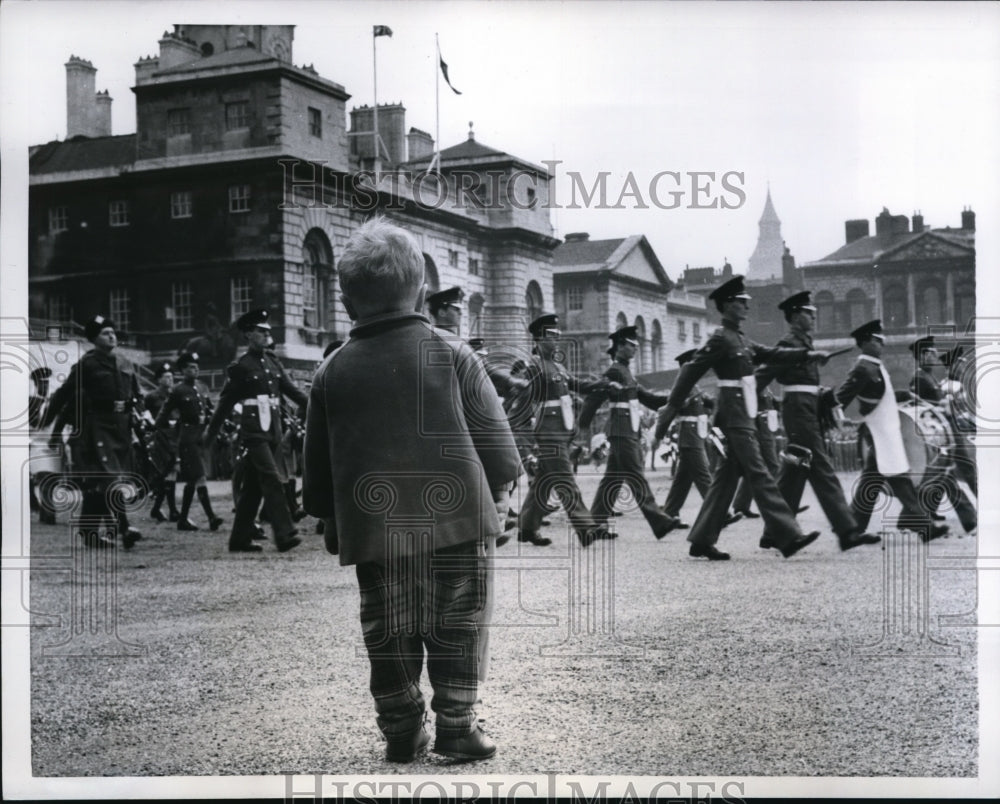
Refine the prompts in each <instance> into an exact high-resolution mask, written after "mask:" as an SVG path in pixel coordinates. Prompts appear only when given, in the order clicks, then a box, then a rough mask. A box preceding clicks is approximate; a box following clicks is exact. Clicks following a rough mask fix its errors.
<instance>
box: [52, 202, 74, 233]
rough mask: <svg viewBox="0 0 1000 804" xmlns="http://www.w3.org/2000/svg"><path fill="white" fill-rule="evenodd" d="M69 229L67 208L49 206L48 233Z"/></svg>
mask: <svg viewBox="0 0 1000 804" xmlns="http://www.w3.org/2000/svg"><path fill="white" fill-rule="evenodd" d="M67 229H69V210H68V208H66V207H49V234H56V233H57V232H65V231H66V230H67Z"/></svg>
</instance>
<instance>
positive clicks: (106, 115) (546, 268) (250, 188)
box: [29, 25, 559, 377]
mask: <svg viewBox="0 0 1000 804" xmlns="http://www.w3.org/2000/svg"><path fill="white" fill-rule="evenodd" d="M293 39H294V26H287V25H286V26H267V25H264V26H240V25H199V26H182V25H178V26H175V28H174V31H173V32H170V33H164V36H163V38H162V39H161V40H160V42H159V53H158V55H156V56H147V57H144V58H141V59H139V61H138V62H137V63H136V65H135V75H136V80H135V86H134V92H135V96H136V132H135V133H134V134H127V135H119V136H111V135H110V127H109V125H106V123H108V122H109V121H110V103H111V99H110V98H109V97H108V96H107V93H97V92H95V91H94V86H95V73H96V70H95V69H94V68H93V65H91V64H90V63H89V62H86V61H85V60H83V59H80V58H77V57H75V56H74V57H72V58H71V59H70V62H69V63H68V64H67V65H66V68H67V104H68V110H69V118H68V119H69V125H68V130H67V133H68V135H70V136H68V138H67V139H66V140H65V141H55V142H50V143H47V144H44V145H39V146H33V147H32V148H31V151H30V155H29V171H30V173H29V238H30V262H29V282H30V286H29V315H30V318H31V322H32V328H33V331H38V332H40V333H44V332H45V331H46V327H48V326H51V325H58V326H61V327H62V329H63V332H64V333H66V334H67V335H72V334H74V333H76V332H79V322H83V321H85V320H87V319H88V318H89V317H90V316H92V315H94V314H96V313H99V312H100V313H104V314H105V315H108V316H110V317H111V318H112V319H113V320H114V321H116V322H117V323H118V325H119V328H120V329H121V330H122V332H123V335H124V339H125V342H126V344H127V345H128V346H130V347H131V348H133V349H135V350H137V351H138V353H141V354H144V355H147V356H148V358H149V359H150V360H153V359H160V358H164V357H168V356H171V355H174V354H176V353H177V351H178V350H179V349H182V348H196V349H197V350H198V351H199V353H200V354H201V355H202V358H203V361H204V362H203V366H206V367H207V368H208V369H209V371H211V370H212V369H213V368H215V369H218V368H221V367H223V366H225V365H226V364H227V363H228V362H229V361H230V360H231V359H232V358H233V357H234V356H235V354H236V352H237V349H238V347H239V336H238V333H236V332H235V331H234V330H233V328H232V327H231V323H232V322H233V321H234V320H235V319H236V318H238V317H239V316H240V315H241V314H242V313H243V312H246V311H247V310H248V309H250V308H252V307H257V306H266V307H268V308H269V309H270V310H271V312H272V321H273V327H274V328H273V333H274V338H275V341H276V346H277V351H278V354H279V355H280V356H281V357H282V358H283V359H284V360H285V362H286V365H289V366H290V367H291V368H292V369H293V370H295V371H298V372H300V373H301V375H302V376H303V377H306V376H311V370H312V368H313V367H314V366H315V363H316V361H317V360H319V358H320V357H321V355H322V351H323V348H324V346H325V344H326V343H328V342H329V341H331V340H334V339H338V338H344V337H346V335H347V333H348V331H349V329H350V326H351V322H350V320H349V319H348V317H347V314H346V311H345V310H344V309H343V307H342V305H341V304H340V302H339V288H338V286H337V271H336V265H337V261H338V259H339V254H340V252H341V250H342V249H343V247H344V243H345V241H346V240H347V238H348V237H349V236H350V234H351V232H353V231H354V230H355V229H356V228H357V227H358V226H359V225H360V224H361V223H363V222H364V221H365V220H367V219H368V218H369V217H371V216H372V215H375V214H381V215H385V216H386V217H389V218H391V219H393V220H395V221H397V222H398V223H400V224H401V225H403V226H405V227H406V228H407V229H408V230H409V231H411V232H412V233H413V234H414V236H415V237H416V238H417V240H418V242H419V243H420V244H421V247H422V249H423V252H424V259H425V265H426V268H427V281H428V284H429V285H430V288H431V290H435V289H437V288H439V287H446V286H449V285H460V286H462V287H463V288H465V290H466V298H467V299H468V300H469V312H470V315H469V318H468V321H467V322H466V325H467V329H468V330H469V331H466V332H463V334H464V335H469V334H479V335H482V336H484V337H487V338H489V339H492V340H510V339H517V338H521V339H523V338H524V337H525V330H526V326H527V323H528V322H529V321H530V320H531V318H532V316H533V315H534V314H536V313H537V312H538V311H541V310H542V309H551V308H552V306H553V284H552V266H551V262H552V253H553V250H554V249H555V248H556V246H557V245H558V242H559V241H558V240H557V239H556V238H555V237H553V230H552V227H551V224H550V222H549V218H548V210H547V198H548V182H549V180H550V178H551V177H550V176H549V174H548V173H546V172H545V170H543V169H542V168H540V167H538V166H537V165H533V164H532V163H530V162H527V161H525V160H521V159H518V158H516V157H513V156H511V155H509V154H506V153H504V152H502V151H499V150H497V149H493V148H489V147H488V146H485V145H482V144H480V143H478V142H476V141H475V138H474V135H473V134H472V132H471V131H470V133H469V136H468V138H467V140H466V141H465V142H463V143H461V144H459V145H458V146H455V147H453V148H449V149H445V150H443V151H441V153H440V157H439V159H438V160H436V165H435V167H437V170H436V171H435V172H428V170H427V168H428V167H430V158H431V156H432V154H433V151H434V143H433V140H432V139H431V138H430V137H429V135H427V134H426V133H424V132H422V131H419V130H418V129H410V131H409V133H408V134H406V135H405V136H404V135H403V134H402V132H403V131H404V130H405V108H404V107H403V106H402V104H398V103H396V104H386V105H385V106H384V107H383V106H382V105H381V104H380V107H379V112H380V113H379V116H378V127H379V132H380V134H381V138H382V142H383V143H384V144H385V146H386V149H385V151H383V152H382V153H381V156H382V159H381V160H380V161H379V163H378V165H377V166H378V167H379V168H380V171H378V172H375V171H373V170H372V169H371V168H372V167H374V166H376V165H375V163H374V160H373V158H372V155H373V153H374V144H373V143H374V135H373V130H372V126H373V125H374V119H373V118H374V114H373V110H371V109H370V108H366V107H362V108H361V109H355V110H353V111H352V113H351V122H352V126H351V128H350V129H348V125H347V122H348V113H347V108H346V102H347V101H348V100H349V98H350V95H349V94H348V93H347V92H346V90H345V88H344V87H343V86H341V85H339V84H337V83H335V82H333V81H330V80H328V79H326V78H323V77H321V76H319V75H318V74H317V73H316V71H315V70H314V69H313V68H312V67H311V66H295V65H294V64H293V63H292V54H293ZM365 143H371V144H370V145H367V146H366V144H365ZM366 147H367V151H366ZM476 178H478V179H479V181H478V182H477V181H476Z"/></svg>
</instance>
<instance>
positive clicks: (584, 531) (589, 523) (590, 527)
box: [517, 313, 614, 547]
mask: <svg viewBox="0 0 1000 804" xmlns="http://www.w3.org/2000/svg"><path fill="white" fill-rule="evenodd" d="M528 329H529V331H530V332H531V334H532V336H533V337H534V339H535V347H536V348H537V350H538V354H537V356H536V357H535V359H534V360H533V361H532V362H531V363H530V364H529V366H528V368H527V371H526V374H525V379H526V380H527V385H528V388H530V399H531V401H532V402H534V403H536V404H538V406H539V407H538V412H537V414H536V423H535V441H536V443H537V444H538V453H539V454H538V469H537V474H536V476H535V481H534V483H532V484H531V486H530V487H529V489H528V494H527V499H526V500H525V503H524V505H523V506H522V508H521V514H520V517H519V519H520V523H519V524H520V526H521V529H520V531H519V532H518V536H517V539H518V541H521V542H531V543H532V544H535V545H538V546H539V547H544V546H546V545H549V544H552V540H551V539H548V538H545V537H544V536H541V535H540V534H539V533H538V528H539V526H540V525H541V521H542V518H543V516H544V514H545V512H546V503H547V502H548V498H549V493H550V492H551V491H552V490H553V489H554V490H555V492H556V494H557V495H558V496H559V499H560V501H561V502H562V504H563V507H564V508H565V509H566V515H567V516H568V517H569V519H570V522H571V523H572V524H573V527H574V529H575V530H576V533H577V537H578V538H579V539H580V543H581V544H583V545H584V546H588V545H589V544H590V543H591V542H593V541H594V540H595V539H610V538H614V536H613V535H612V534H610V533H608V531H607V530H606V529H604V528H600V527H598V526H597V524H596V523H595V522H594V519H593V517H592V516H591V514H590V511H588V510H587V506H586V505H584V504H583V499H582V497H581V496H580V488H579V486H577V485H576V478H575V477H574V476H573V466H572V464H571V463H570V460H569V444H570V441H571V440H572V438H573V433H574V432H575V430H576V426H575V424H576V423H575V421H574V418H575V417H574V415H573V400H572V398H571V397H570V395H569V392H570V389H573V390H575V391H577V392H578V393H589V392H590V391H592V390H594V389H595V388H598V387H600V386H601V385H603V384H605V383H604V381H603V380H602V381H599V382H589V383H588V382H586V381H584V380H582V379H580V378H578V377H574V376H573V375H572V374H570V373H569V372H568V371H567V370H566V367H565V366H564V365H562V363H560V362H558V361H557V360H556V350H557V347H558V345H559V336H560V334H561V333H560V331H559V316H557V315H556V314H555V313H546V314H543V315H540V316H539V317H538V318H536V319H535V320H534V321H532V322H531V325H530V326H529V328H528Z"/></svg>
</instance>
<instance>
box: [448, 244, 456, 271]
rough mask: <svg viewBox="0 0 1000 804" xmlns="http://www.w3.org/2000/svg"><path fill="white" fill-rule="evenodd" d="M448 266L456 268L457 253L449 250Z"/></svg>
mask: <svg viewBox="0 0 1000 804" xmlns="http://www.w3.org/2000/svg"><path fill="white" fill-rule="evenodd" d="M448 265H450V266H451V267H452V268H458V252H457V251H455V250H454V249H451V248H450V249H448Z"/></svg>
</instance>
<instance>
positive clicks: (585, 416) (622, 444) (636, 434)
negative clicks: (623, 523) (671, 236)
mask: <svg viewBox="0 0 1000 804" xmlns="http://www.w3.org/2000/svg"><path fill="white" fill-rule="evenodd" d="M608 337H609V338H611V342H612V348H613V349H614V354H613V358H614V362H613V363H612V364H611V366H610V368H608V370H607V371H605V372H604V376H605V378H606V379H608V380H609V381H610V382H612V383H614V385H613V386H609V387H608V388H607V389H601V390H597V391H592V392H591V393H590V394H589V395H588V396H587V399H586V401H585V403H584V406H583V410H582V411H581V412H580V427H581V428H586V427H589V426H590V422H591V420H592V419H593V418H594V414H595V413H596V412H597V410H598V408H600V406H601V405H602V404H603V403H604V401H605V400H608V401H609V402H610V404H611V411H610V415H609V416H608V424H607V436H608V442H609V443H610V445H611V451H610V452H609V453H608V464H607V467H605V471H604V476H603V477H602V478H601V481H600V483H599V484H598V486H597V492H596V493H595V495H594V502H593V505H591V506H590V514H591V516H592V517H593V518H594V522H596V523H597V524H599V525H606V524H607V521H608V517H609V516H611V512H612V510H613V509H614V503H615V499H616V498H617V497H618V490H619V489H620V488H621V487H622V485H623V484H626V483H627V484H628V487H629V489H630V490H631V491H632V495H633V496H634V497H635V501H636V503H637V504H638V506H639V510H640V511H642V515H643V516H644V517H646V521H647V522H648V523H649V526H650V527H651V528H652V529H653V535H654V536H655V537H656V538H657V539H662V538H663V537H664V536H666V535H667V533H668V532H669V531H671V530H672V529H673V528H674V527H675V523H674V522H673V521H672V520H671V519H670V517H668V516H667V515H666V514H664V513H663V511H662V510H661V509H660V507H659V506H658V505H657V504H656V500H655V499H654V497H653V491H652V489H650V487H649V482H648V481H647V480H646V475H645V474H644V472H643V457H642V444H641V441H640V430H639V427H640V424H641V416H642V413H641V411H640V409H639V405H640V404H642V405H644V406H646V407H647V408H649V409H650V410H658V409H659V408H661V407H662V406H663V405H664V404H666V401H667V400H666V398H665V397H662V396H657V395H656V394H653V393H650V392H649V391H647V390H646V389H645V388H643V387H642V386H640V385H639V383H638V382H637V381H636V379H635V377H633V376H632V372H631V370H630V369H629V365H628V364H629V362H630V361H631V360H632V358H633V357H634V356H635V353H636V350H637V349H638V348H639V340H638V337H639V336H638V334H637V332H636V328H635V327H634V326H627V327H621V328H619V329H618V330H616V331H615V332H614V333H612V334H611V335H609V336H608Z"/></svg>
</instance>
